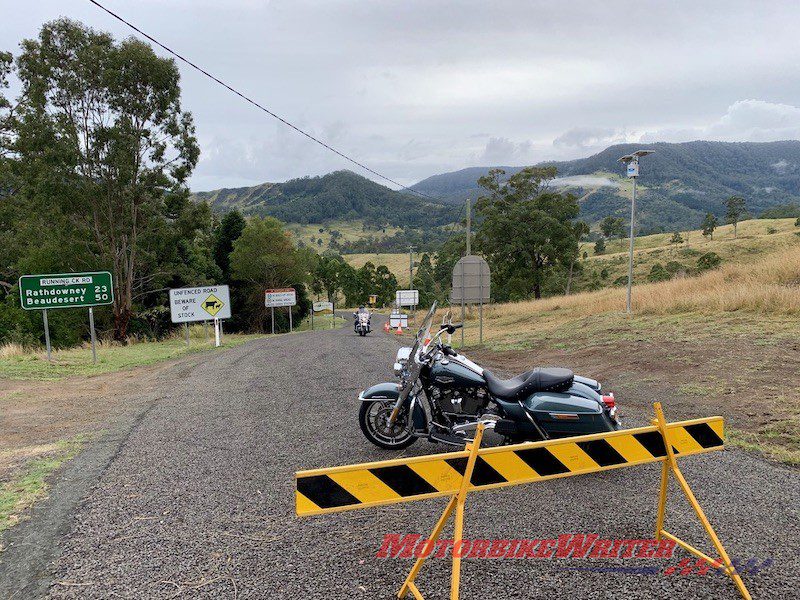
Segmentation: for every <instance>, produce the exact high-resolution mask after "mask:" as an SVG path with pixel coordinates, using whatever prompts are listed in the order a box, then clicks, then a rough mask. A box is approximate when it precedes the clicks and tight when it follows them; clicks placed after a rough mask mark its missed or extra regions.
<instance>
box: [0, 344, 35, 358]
mask: <svg viewBox="0 0 800 600" xmlns="http://www.w3.org/2000/svg"><path fill="white" fill-rule="evenodd" d="M29 353H30V350H29V349H28V348H26V347H25V346H23V345H22V344H17V343H15V342H7V343H5V344H2V345H0V359H3V358H13V357H15V356H23V355H25V354H29Z"/></svg>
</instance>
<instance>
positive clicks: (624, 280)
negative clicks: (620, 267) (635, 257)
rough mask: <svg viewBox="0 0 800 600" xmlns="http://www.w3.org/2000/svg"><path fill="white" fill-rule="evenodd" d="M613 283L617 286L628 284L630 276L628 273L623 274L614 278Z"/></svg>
mask: <svg viewBox="0 0 800 600" xmlns="http://www.w3.org/2000/svg"><path fill="white" fill-rule="evenodd" d="M613 285H617V286H620V285H628V276H627V275H621V276H620V277H617V278H616V279H615V280H614V283H613Z"/></svg>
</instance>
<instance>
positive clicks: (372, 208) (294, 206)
mask: <svg viewBox="0 0 800 600" xmlns="http://www.w3.org/2000/svg"><path fill="white" fill-rule="evenodd" d="M193 199H194V200H195V201H196V202H207V203H209V204H210V205H211V208H212V209H213V210H214V211H215V212H218V213H224V212H227V211H229V210H231V209H233V208H238V209H239V210H240V211H242V212H243V213H244V214H245V215H259V216H265V215H270V216H273V217H277V218H278V219H280V220H281V221H284V222H285V223H300V224H308V223H326V222H328V221H332V220H336V221H362V222H364V223H367V224H368V225H369V226H370V227H373V228H382V227H385V226H388V225H398V224H402V225H406V226H410V227H420V228H429V227H435V226H437V225H444V224H446V223H449V222H451V221H453V220H454V219H455V217H456V214H457V210H456V209H454V208H453V207H451V206H446V205H444V204H442V203H437V202H430V201H427V200H425V199H423V198H420V197H419V196H417V195H413V194H408V193H400V192H397V191H394V190H391V189H389V188H387V187H385V186H382V185H380V184H378V183H375V182H374V181H372V180H370V179H367V178H366V177H362V176H361V175H357V174H355V173H352V172H350V171H336V172H334V173H329V174H327V175H325V176H322V177H303V178H301V179H292V180H291V181H286V182H284V183H264V184H261V185H257V186H253V187H245V188H234V189H222V190H215V191H211V192H197V193H196V194H194V195H193Z"/></svg>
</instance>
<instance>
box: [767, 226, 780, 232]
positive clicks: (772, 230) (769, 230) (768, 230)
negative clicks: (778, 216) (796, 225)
mask: <svg viewBox="0 0 800 600" xmlns="http://www.w3.org/2000/svg"><path fill="white" fill-rule="evenodd" d="M767 233H778V230H777V229H775V228H774V227H767Z"/></svg>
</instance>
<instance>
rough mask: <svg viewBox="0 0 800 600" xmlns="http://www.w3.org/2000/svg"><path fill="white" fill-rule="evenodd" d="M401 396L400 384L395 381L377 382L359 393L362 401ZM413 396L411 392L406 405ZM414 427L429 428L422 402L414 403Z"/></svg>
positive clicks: (424, 429)
mask: <svg viewBox="0 0 800 600" xmlns="http://www.w3.org/2000/svg"><path fill="white" fill-rule="evenodd" d="M399 396H400V386H399V385H398V384H396V383H394V382H391V381H387V382H385V383H377V384H375V385H373V386H372V387H370V388H367V389H366V390H364V391H363V392H361V393H360V394H359V395H358V399H359V400H361V401H362V402H366V401H368V400H397V398H398V397H399ZM411 399H412V396H411V395H410V394H409V396H408V398H406V401H405V403H404V404H405V405H406V406H407V405H408V404H409V403H410V402H411ZM413 421H414V429H415V430H417V431H426V430H427V428H428V418H427V417H426V415H425V409H424V408H423V407H422V404H421V403H420V402H417V403H416V404H415V405H414V415H413Z"/></svg>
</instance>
